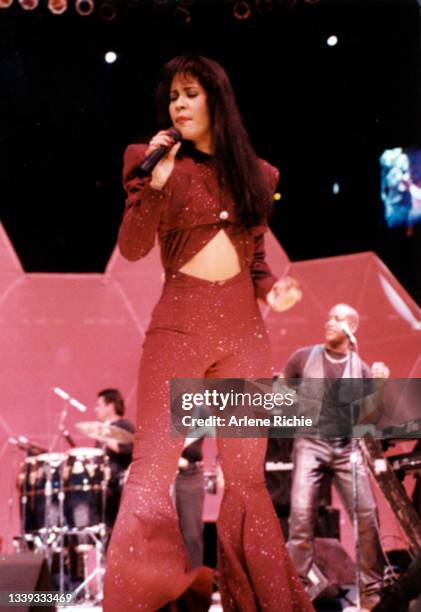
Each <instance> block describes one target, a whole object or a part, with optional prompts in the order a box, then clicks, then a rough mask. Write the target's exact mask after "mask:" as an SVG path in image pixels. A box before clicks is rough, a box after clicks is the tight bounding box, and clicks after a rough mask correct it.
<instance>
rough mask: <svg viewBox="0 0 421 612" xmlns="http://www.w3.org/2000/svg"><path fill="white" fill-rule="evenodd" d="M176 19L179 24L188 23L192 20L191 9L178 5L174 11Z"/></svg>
mask: <svg viewBox="0 0 421 612" xmlns="http://www.w3.org/2000/svg"><path fill="white" fill-rule="evenodd" d="M173 17H174V21H175V23H176V24H178V25H186V24H187V23H190V21H191V15H190V11H189V10H188V9H186V8H184V7H183V6H177V8H176V9H175V10H174V13H173Z"/></svg>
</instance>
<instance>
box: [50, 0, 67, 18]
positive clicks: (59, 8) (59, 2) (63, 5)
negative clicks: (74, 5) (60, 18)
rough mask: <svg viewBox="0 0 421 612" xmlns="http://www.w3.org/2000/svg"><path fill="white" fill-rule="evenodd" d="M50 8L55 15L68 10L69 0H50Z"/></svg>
mask: <svg viewBox="0 0 421 612" xmlns="http://www.w3.org/2000/svg"><path fill="white" fill-rule="evenodd" d="M48 8H49V10H50V11H51V12H52V13H54V15H61V14H62V13H64V12H65V11H67V0H48Z"/></svg>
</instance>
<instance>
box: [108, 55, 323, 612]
mask: <svg viewBox="0 0 421 612" xmlns="http://www.w3.org/2000/svg"><path fill="white" fill-rule="evenodd" d="M160 77H161V78H160V82H159V87H158V91H157V100H158V115H159V118H160V121H161V124H162V127H167V128H168V126H170V125H173V126H175V128H177V129H178V130H179V131H180V133H181V136H182V141H181V142H179V143H177V144H174V140H173V137H172V136H171V134H170V133H168V132H166V131H165V130H163V131H160V132H158V133H157V134H156V135H155V136H154V137H153V138H152V140H151V141H150V143H149V145H147V146H146V145H130V146H129V147H128V149H127V151H126V154H125V159H124V184H125V188H126V191H127V194H128V198H127V203H126V211H125V214H124V218H123V222H122V225H121V228H120V232H119V246H120V250H121V252H122V254H123V256H124V257H126V258H127V259H129V260H131V261H134V260H137V259H139V258H140V257H143V256H144V255H146V254H147V253H148V252H149V251H150V249H151V248H152V246H153V244H154V242H155V237H156V234H157V235H158V240H159V244H160V248H161V257H162V261H163V264H164V267H165V285H164V289H163V293H162V296H161V298H160V300H159V302H158V304H157V305H156V307H155V309H154V311H153V315H152V320H151V323H150V326H149V329H148V331H147V333H146V339H145V343H144V346H143V353H142V359H141V364H140V373H139V388H138V415H137V433H136V437H135V448H134V453H133V457H134V458H133V463H132V466H131V471H130V477H129V479H128V481H127V483H126V486H125V491H124V496H123V497H124V498H123V503H122V506H121V508H120V512H119V516H118V519H117V524H116V526H115V529H114V533H113V536H112V540H111V544H110V549H109V553H108V559H107V560H108V566H107V575H106V584H105V601H104V604H105V605H104V610H105V611H106V612H120V611H124V612H131V611H132V610H149V611H152V610H158V609H160V608H163V607H164V606H168V605H170V602H175V601H177V600H178V599H179V598H181V597H182V596H183V593H186V592H188V593H189V594H190V595H192V594H193V596H194V594H195V593H196V595H197V594H198V593H199V591H200V590H201V589H202V590H203V587H204V586H206V584H208V585H209V580H210V574H209V573H208V572H209V570H208V568H203V567H202V568H196V569H194V570H189V566H188V561H187V555H186V552H185V549H184V545H183V542H182V538H181V535H180V532H179V529H178V524H177V518H176V514H175V510H174V507H173V505H172V503H171V500H170V495H169V489H170V485H171V483H172V481H173V479H174V476H175V473H176V470H177V463H178V459H179V456H180V453H181V451H182V448H183V440H182V438H175V437H173V436H172V435H171V432H170V429H171V428H170V405H169V404H170V402H169V396H170V394H169V384H170V380H171V379H172V378H205V377H208V378H227V377H229V378H251V377H266V378H269V377H271V373H272V369H271V357H270V349H269V343H268V338H267V334H266V330H265V327H264V324H263V321H262V318H261V316H260V311H259V308H258V305H257V298H261V299H262V300H266V301H267V302H268V303H269V304H271V306H272V307H273V308H274V309H275V310H278V311H281V310H285V309H286V308H289V307H290V306H292V305H293V304H294V303H295V302H296V301H297V300H298V299H299V298H300V292H299V289H298V288H297V285H296V283H295V282H294V281H292V280H291V279H283V280H281V281H277V280H276V278H274V276H273V275H272V274H271V272H270V270H269V268H268V266H267V264H266V263H265V251H264V233H265V231H266V220H267V217H268V215H269V214H270V211H271V203H272V194H273V191H274V189H275V186H276V183H277V180H278V171H277V170H276V169H275V168H273V167H272V166H270V165H269V164H268V163H267V162H264V161H263V160H260V159H258V158H257V157H256V155H255V153H254V151H253V149H252V147H251V145H250V142H249V139H248V136H247V133H246V131H245V128H244V126H243V123H242V120H241V117H240V114H239V110H238V108H237V104H236V101H235V97H234V93H233V90H232V86H231V83H230V81H229V79H228V77H227V75H226V73H225V72H224V70H223V69H222V68H221V66H220V65H219V64H217V63H216V62H214V61H211V60H209V59H206V58H204V57H200V56H181V57H177V58H175V59H173V60H171V61H170V62H169V63H168V64H166V65H165V66H164V68H163V70H162V72H161V75H160ZM162 145H164V146H166V147H168V153H167V154H166V156H165V157H164V158H163V159H162V160H161V161H160V162H159V163H158V164H157V165H156V166H155V168H154V170H153V172H152V175H151V177H150V178H147V179H142V178H140V176H139V173H138V167H139V164H140V163H141V162H142V160H143V159H144V158H145V156H146V155H148V154H149V153H150V152H151V151H153V150H154V149H156V148H157V147H160V146H162ZM217 442H218V454H219V459H220V463H221V467H222V470H223V473H224V479H225V492H224V498H223V501H222V505H221V511H220V515H219V518H218V563H219V572H220V583H219V588H220V591H221V596H222V603H223V607H224V610H225V611H241V612H253V611H257V610H268V611H270V612H278V611H279V610H280V609H282V610H283V612H288V611H291V612H292V611H294V612H301V611H307V610H312V609H313V608H312V606H311V604H310V602H309V600H308V599H307V596H306V595H305V593H304V591H303V588H302V586H301V583H300V581H299V578H298V576H297V575H296V573H295V570H294V569H293V567H292V565H291V562H290V560H289V557H288V556H287V553H286V551H285V547H284V542H283V539H282V535H281V531H280V527H279V523H278V520H277V518H276V515H275V513H274V510H273V507H272V503H271V500H270V498H269V495H268V493H267V492H266V489H265V483H264V476H263V462H264V455H265V450H266V439H264V438H254V439H233V438H231V439H227V438H225V439H224V438H219V439H218V441H217ZM205 590H206V589H205ZM174 605H176V604H173V605H172V607H171V608H168V607H167V609H178V608H177V607H174ZM183 609H186V608H185V607H184V608H183ZM192 609H194V610H196V611H198V610H206V609H207V604H206V605H205V604H200V603H199V601H198V600H196V602H195V604H194V607H193V608H192Z"/></svg>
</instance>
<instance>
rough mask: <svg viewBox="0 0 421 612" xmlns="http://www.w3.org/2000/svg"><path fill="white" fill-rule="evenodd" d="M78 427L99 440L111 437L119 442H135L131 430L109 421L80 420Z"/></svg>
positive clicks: (103, 440) (89, 436)
mask: <svg viewBox="0 0 421 612" xmlns="http://www.w3.org/2000/svg"><path fill="white" fill-rule="evenodd" d="M76 428H77V429H78V430H79V431H81V432H82V433H84V434H85V436H88V438H93V439H94V440H98V441H99V442H106V441H107V439H109V438H111V439H113V440H115V441H116V442H118V443H119V444H129V443H130V442H133V434H132V433H130V431H126V430H125V429H122V428H121V427H116V426H115V425H110V424H109V423H101V421H79V423H76Z"/></svg>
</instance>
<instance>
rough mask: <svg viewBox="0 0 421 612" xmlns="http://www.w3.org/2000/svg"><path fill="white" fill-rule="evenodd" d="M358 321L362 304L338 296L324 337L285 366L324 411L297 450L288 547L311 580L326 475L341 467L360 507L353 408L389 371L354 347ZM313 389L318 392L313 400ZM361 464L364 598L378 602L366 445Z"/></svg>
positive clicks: (379, 565)
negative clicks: (353, 465) (366, 360)
mask: <svg viewBox="0 0 421 612" xmlns="http://www.w3.org/2000/svg"><path fill="white" fill-rule="evenodd" d="M358 322H359V316H358V313H357V311H356V310H355V309H353V308H351V306H348V305H346V304H337V305H336V306H334V307H333V308H332V309H331V310H330V312H329V313H328V316H327V320H326V325H325V341H324V344H320V345H315V346H310V347H306V348H302V349H299V350H298V351H297V352H296V353H294V354H293V355H292V356H291V357H290V359H289V360H288V362H287V364H286V367H285V369H284V376H285V379H286V381H287V382H288V383H289V384H292V385H294V386H297V384H298V386H299V403H300V409H301V408H303V405H304V408H305V404H306V402H309V404H308V405H309V406H310V407H311V409H312V410H313V413H314V412H315V411H316V412H317V414H313V416H315V417H316V418H315V419H313V423H314V422H316V424H317V429H318V432H317V436H315V437H312V438H310V437H308V438H304V437H303V438H296V440H295V442H294V451H293V462H294V468H293V476H292V490H291V513H290V519H289V541H288V550H289V553H290V555H291V557H292V559H293V561H294V563H295V565H296V567H297V570H298V571H299V573H300V575H301V577H302V579H303V581H304V582H308V574H309V571H310V569H311V566H312V564H313V557H314V521H315V509H316V505H317V498H318V494H319V491H320V485H321V482H322V479H323V475H324V474H325V473H326V472H327V471H329V472H330V473H331V474H332V475H333V483H334V484H335V486H336V488H337V490H338V492H339V494H340V496H341V498H342V500H343V502H344V505H345V508H346V509H347V511H348V513H349V514H350V515H352V499H353V498H352V473H351V439H350V436H351V434H352V424H353V422H355V416H356V415H355V414H353V415H350V405H351V404H353V403H354V401H355V400H356V399H361V398H362V397H363V396H364V395H367V394H369V393H371V392H372V389H370V383H369V381H370V379H371V378H387V377H388V376H389V370H388V368H387V366H386V365H385V364H384V363H382V362H376V363H373V365H372V367H371V369H370V368H369V367H368V366H367V364H366V363H364V362H363V361H362V360H361V359H360V358H359V356H358V355H357V353H356V352H354V351H352V350H351V349H352V346H351V341H350V338H351V339H352V340H354V334H355V332H356V330H357V327H358ZM309 379H319V380H318V381H309ZM344 379H345V380H344ZM352 379H357V380H352ZM319 381H320V382H319ZM303 388H304V389H303ZM306 392H307V396H306ZM312 392H315V394H316V395H317V398H316V401H313V404H311V401H312V398H311V393H312ZM313 397H314V396H313ZM357 466H358V467H357V473H358V485H357V486H358V500H359V505H358V518H359V544H360V550H361V586H362V589H361V590H362V592H361V604H362V606H363V608H365V609H368V610H371V609H372V608H373V607H374V605H375V604H376V603H377V602H378V600H379V593H380V590H381V588H382V577H383V564H384V558H383V553H382V550H381V546H380V540H379V534H378V523H377V508H376V501H375V498H374V495H373V492H372V489H371V486H370V482H369V477H368V473H367V470H366V467H365V465H364V463H363V461H362V456H361V453H358V457H357Z"/></svg>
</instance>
